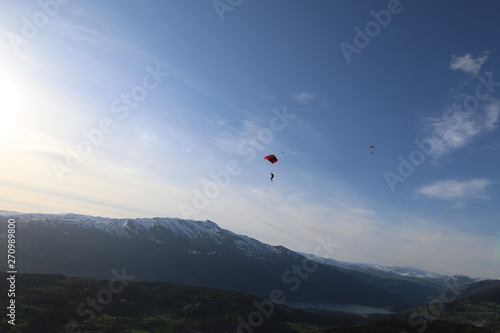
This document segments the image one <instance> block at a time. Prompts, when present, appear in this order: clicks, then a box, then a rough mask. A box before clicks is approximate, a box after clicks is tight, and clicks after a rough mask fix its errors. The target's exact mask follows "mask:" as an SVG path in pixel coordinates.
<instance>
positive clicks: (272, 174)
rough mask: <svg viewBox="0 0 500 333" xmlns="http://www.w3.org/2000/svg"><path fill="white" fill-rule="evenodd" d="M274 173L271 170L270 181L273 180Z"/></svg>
mask: <svg viewBox="0 0 500 333" xmlns="http://www.w3.org/2000/svg"><path fill="white" fill-rule="evenodd" d="M273 178H274V173H272V172H271V181H273Z"/></svg>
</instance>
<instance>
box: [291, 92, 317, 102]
mask: <svg viewBox="0 0 500 333" xmlns="http://www.w3.org/2000/svg"><path fill="white" fill-rule="evenodd" d="M293 98H294V99H295V100H296V101H298V102H300V103H303V104H311V103H312V101H314V100H315V99H316V95H315V94H311V93H307V92H302V93H299V94H294V95H293Z"/></svg>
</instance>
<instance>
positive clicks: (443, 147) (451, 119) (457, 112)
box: [426, 100, 500, 157]
mask: <svg viewBox="0 0 500 333" xmlns="http://www.w3.org/2000/svg"><path fill="white" fill-rule="evenodd" d="M447 112H451V114H452V116H447V117H442V118H432V119H430V120H429V126H430V128H431V130H432V131H431V134H430V135H429V137H428V138H427V139H426V140H427V141H428V143H429V144H430V146H431V147H432V148H431V153H432V154H433V155H434V156H436V157H439V156H442V155H445V154H447V153H450V152H452V151H454V150H456V149H460V148H463V147H465V146H466V145H468V144H469V143H471V142H472V140H473V139H474V138H475V137H476V136H478V135H479V134H481V133H483V132H491V131H494V130H495V129H496V128H497V123H498V118H499V115H500V102H499V101H497V100H492V101H490V102H489V103H488V104H486V105H484V106H482V107H480V108H479V110H478V111H477V112H474V111H470V112H468V111H462V110H461V108H457V106H456V105H455V106H453V107H451V108H450V109H449V110H448V111H447ZM445 114H446V113H445Z"/></svg>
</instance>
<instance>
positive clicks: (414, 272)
mask: <svg viewBox="0 0 500 333" xmlns="http://www.w3.org/2000/svg"><path fill="white" fill-rule="evenodd" d="M301 254H302V255H303V256H305V257H306V258H308V259H310V260H315V261H317V262H320V263H322V264H325V265H331V266H335V267H339V268H344V269H352V270H356V271H360V272H366V273H370V272H371V273H373V272H379V273H387V274H396V275H399V276H403V277H416V278H429V279H445V278H450V276H447V275H444V274H438V273H433V272H428V271H424V270H421V269H418V268H415V267H401V266H384V265H376V264H366V263H350V262H344V261H339V260H335V259H330V258H323V257H320V256H317V255H314V254H309V253H301Z"/></svg>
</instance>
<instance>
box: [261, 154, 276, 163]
mask: <svg viewBox="0 0 500 333" xmlns="http://www.w3.org/2000/svg"><path fill="white" fill-rule="evenodd" d="M264 159H265V160H268V161H269V162H271V163H273V164H274V163H276V162H278V158H277V157H276V156H275V155H267V156H266V157H264Z"/></svg>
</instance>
